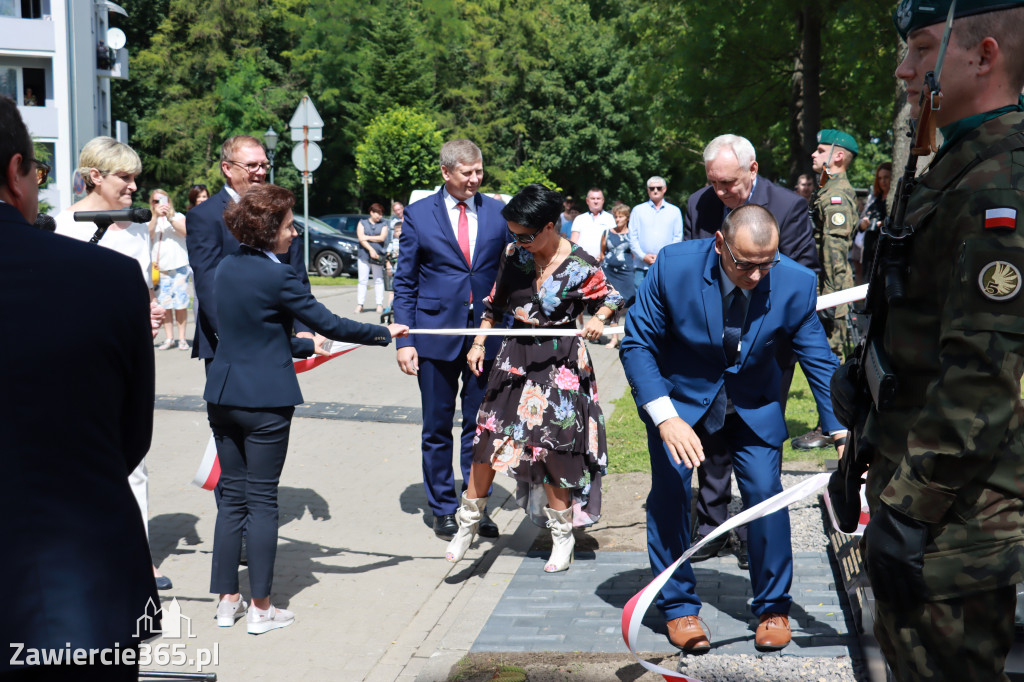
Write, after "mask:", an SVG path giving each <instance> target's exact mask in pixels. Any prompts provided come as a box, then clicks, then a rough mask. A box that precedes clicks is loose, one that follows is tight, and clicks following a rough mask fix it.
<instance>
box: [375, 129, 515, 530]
mask: <svg viewBox="0 0 1024 682" xmlns="http://www.w3.org/2000/svg"><path fill="white" fill-rule="evenodd" d="M441 176H442V177H443V178H444V187H442V188H441V190H440V191H439V192H437V193H436V194H434V195H432V196H429V197H427V198H425V199H421V200H420V201H417V202H416V203H414V204H412V205H411V206H409V207H408V208H406V209H405V223H404V225H403V227H402V237H401V241H400V245H399V249H398V265H397V266H396V268H395V272H396V273H397V274H396V275H395V283H394V285H395V302H394V309H395V322H398V323H400V324H405V325H408V326H410V327H427V328H435V329H437V328H442V329H444V328H456V329H465V328H476V327H479V326H480V319H481V317H480V316H481V315H482V314H483V310H484V306H483V301H484V297H485V296H487V295H488V294H489V293H491V289H492V288H493V287H494V280H495V278H496V277H497V274H498V260H499V259H500V257H501V252H502V249H503V248H504V247H505V243H506V242H507V241H508V235H507V232H508V224H507V223H506V222H505V219H504V218H502V217H501V209H502V206H503V204H502V203H501V202H500V201H496V200H495V199H491V198H490V197H485V196H483V195H482V194H480V193H479V192H478V190H479V189H480V183H481V181H482V180H483V177H484V162H483V155H482V154H481V153H480V148H479V147H477V146H476V145H475V144H473V143H472V142H470V141H469V140H451V141H449V142H447V143H445V145H444V146H442V147H441ZM472 342H473V337H472V336H433V335H422V336H418V337H415V339H412V338H404V339H398V340H397V342H396V343H397V346H398V366H399V368H401V370H402V371H403V372H405V373H406V374H410V375H413V376H415V377H417V379H418V380H419V387H420V396H421V400H422V405H423V485H424V487H425V488H426V491H427V502H428V504H429V505H430V509H431V511H432V512H433V514H434V532H435V533H436V534H437V535H438V537H440V538H442V539H444V540H451V538H452V536H454V535H455V533H456V532H457V531H458V526H457V525H456V523H455V510H456V509H457V508H458V501H459V496H458V495H457V494H456V492H455V475H454V471H453V470H452V450H453V439H452V420H453V419H454V417H455V398H456V396H459V395H461V398H462V438H461V439H460V452H459V463H460V469H461V470H462V490H465V489H466V482H467V481H468V480H469V468H470V465H471V464H472V462H473V437H474V435H475V433H476V413H477V410H478V409H479V408H480V403H481V401H482V400H483V397H484V389H485V388H486V386H487V376H488V375H489V374H490V369H491V364H490V363H492V362H493V360H494V356H495V355H496V354H497V352H498V346H499V345H500V344H501V339H500V338H499V337H491V339H490V340H488V341H487V343H486V344H485V345H486V355H485V358H486V360H485V363H484V371H483V372H482V373H481V374H480V376H474V375H473V372H471V371H470V369H469V367H468V366H467V364H466V354H467V353H468V352H469V347H470V345H471V344H472ZM460 381H461V383H462V388H461V391H460V389H459V383H460ZM479 533H480V535H482V536H484V537H497V536H498V527H497V525H495V524H494V522H493V521H492V520H491V519H490V517H489V516H488V515H487V512H486V510H485V511H484V517H483V519H482V520H481V522H480V530H479Z"/></svg>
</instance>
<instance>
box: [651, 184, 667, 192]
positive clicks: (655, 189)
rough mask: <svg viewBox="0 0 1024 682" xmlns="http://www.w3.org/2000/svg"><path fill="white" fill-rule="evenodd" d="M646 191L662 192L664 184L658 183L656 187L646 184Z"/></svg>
mask: <svg viewBox="0 0 1024 682" xmlns="http://www.w3.org/2000/svg"><path fill="white" fill-rule="evenodd" d="M647 191H648V192H664V191H665V185H658V186H657V187H651V186H650V185H648V186H647Z"/></svg>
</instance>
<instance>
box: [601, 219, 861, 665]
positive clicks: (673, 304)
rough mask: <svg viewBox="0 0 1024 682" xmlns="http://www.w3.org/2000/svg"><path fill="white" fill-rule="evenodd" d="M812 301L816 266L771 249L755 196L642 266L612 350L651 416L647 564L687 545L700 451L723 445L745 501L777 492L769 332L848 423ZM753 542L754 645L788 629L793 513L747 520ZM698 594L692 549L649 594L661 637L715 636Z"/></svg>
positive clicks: (693, 647) (778, 424)
mask: <svg viewBox="0 0 1024 682" xmlns="http://www.w3.org/2000/svg"><path fill="white" fill-rule="evenodd" d="M816 301H817V277H816V276H815V274H814V272H813V271H811V270H809V269H807V268H806V267H804V266H802V265H799V264H797V263H796V262H795V261H793V260H791V259H790V258H788V257H786V256H783V255H781V254H780V253H779V228H778V223H777V222H776V221H775V218H774V217H773V216H772V214H771V212H769V211H768V210H767V209H765V208H764V207H762V206H758V205H755V204H747V205H744V206H740V207H738V208H736V209H735V210H734V211H732V212H730V213H729V215H728V217H726V219H725V223H724V224H723V225H722V229H721V230H720V231H719V232H717V233H715V237H714V239H699V240H692V241H686V242H682V243H681V244H671V245H669V246H667V247H665V248H664V249H663V250H662V252H661V254H660V255H659V256H658V260H657V261H655V263H654V265H653V266H652V267H651V269H650V271H649V273H648V276H647V278H646V279H645V280H644V284H643V286H642V287H641V288H640V291H638V292H637V299H636V304H635V305H634V306H633V307H632V308H630V310H629V314H628V316H627V319H626V334H625V337H624V338H623V340H622V350H621V356H622V365H623V368H624V369H625V371H626V377H627V379H628V380H629V384H630V386H631V388H632V390H633V396H634V398H635V399H636V404H637V405H639V406H640V408H639V412H640V417H641V419H642V420H643V421H644V424H645V425H646V426H647V439H648V448H649V449H650V454H651V483H652V484H651V492H650V495H648V497H647V542H648V552H649V555H650V558H651V568H652V570H653V571H654V573H655V574H658V573H661V571H663V570H664V569H665V568H666V567H667V566H669V565H670V564H671V563H672V562H673V561H675V560H676V559H677V558H679V557H680V556H681V555H682V554H683V552H684V551H686V549H687V548H688V547H689V546H690V538H689V532H690V531H689V529H690V518H689V517H690V500H691V494H692V491H691V488H690V479H691V475H692V473H693V467H698V466H700V465H701V462H703V461H704V458H705V457H711V456H714V455H715V454H718V453H722V452H724V453H727V454H728V456H730V457H731V458H732V463H733V468H734V470H735V472H736V479H737V481H738V483H739V488H740V494H741V496H742V498H743V504H744V506H745V507H747V508H750V507H752V506H753V505H755V504H757V503H759V502H762V501H764V500H766V499H768V498H769V497H771V496H773V495H775V494H777V493H780V492H782V482H781V480H780V477H779V457H780V456H781V455H780V453H781V447H780V446H781V444H782V441H783V440H784V439H785V438H786V437H787V434H786V423H785V420H784V418H783V414H782V409H781V407H780V405H779V395H780V391H779V380H780V376H781V370H780V369H779V365H778V363H777V362H776V361H775V345H776V344H777V343H781V342H784V341H788V342H790V343H791V344H792V347H793V350H794V351H795V352H796V354H797V357H798V358H799V359H800V362H801V364H802V365H803V367H804V368H805V370H806V372H807V379H808V382H809V383H810V386H811V391H812V393H813V394H814V399H815V401H816V402H817V404H818V412H819V414H820V415H821V418H822V424H823V425H824V427H825V428H826V429H828V431H830V432H836V431H840V433H839V434H837V435H843V434H842V431H841V430H842V428H843V427H842V426H841V425H840V424H839V423H838V422H837V421H836V419H835V416H834V415H833V413H832V403H831V398H830V397H829V382H830V381H831V378H832V374H833V372H835V370H836V368H837V367H838V362H837V360H836V358H835V355H834V354H833V353H832V351H831V349H830V348H829V346H828V339H827V338H826V337H825V331H824V329H823V328H822V326H821V323H820V322H819V321H818V316H817V314H816V313H815V303H816ZM844 440H845V439H844ZM838 448H839V451H840V455H842V445H841V444H840V445H838ZM748 544H749V551H750V569H749V570H750V581H751V584H752V586H753V593H754V598H753V602H752V604H751V607H752V609H753V612H754V615H756V616H758V618H759V620H760V624H759V625H758V628H757V633H756V635H755V646H756V648H757V649H758V650H759V651H774V650H777V649H781V648H782V647H784V646H786V645H787V644H789V642H790V638H791V635H790V628H789V617H788V615H789V609H790V606H791V604H792V598H791V597H790V596H789V588H790V585H791V583H792V576H793V550H792V547H791V545H790V535H789V514H788V512H787V511H786V510H782V511H778V512H775V513H774V514H770V515H768V516H766V517H763V518H760V519H757V520H755V521H752V522H751V523H750V526H749V529H748ZM700 606H701V602H700V598H699V597H698V596H697V591H696V579H695V577H694V573H693V569H692V567H691V566H690V563H689V562H687V563H686V564H684V565H683V566H681V567H680V568H679V569H678V570H677V571H676V572H675V574H674V576H673V578H672V579H671V580H670V581H669V582H668V583H667V584H666V585H665V588H664V589H663V590H662V592H661V594H660V596H659V598H658V607H659V608H660V609H661V610H662V612H663V613H664V614H665V619H666V620H667V621H668V638H669V641H670V642H671V643H672V644H673V645H675V646H676V647H677V648H679V649H681V650H683V651H685V652H688V653H695V654H701V653H705V652H707V651H708V650H709V649H710V648H711V644H710V642H709V641H708V638H707V635H706V634H705V632H704V630H703V628H702V627H701V625H700V621H699V620H698V619H697V614H698V613H699V612H700Z"/></svg>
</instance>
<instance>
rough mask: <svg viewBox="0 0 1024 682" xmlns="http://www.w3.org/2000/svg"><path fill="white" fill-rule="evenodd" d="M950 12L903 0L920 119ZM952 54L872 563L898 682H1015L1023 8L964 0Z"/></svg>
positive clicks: (1022, 341)
mask: <svg viewBox="0 0 1024 682" xmlns="http://www.w3.org/2000/svg"><path fill="white" fill-rule="evenodd" d="M949 7H950V2H949V0H904V1H903V2H901V3H900V5H899V8H898V9H897V10H896V13H895V16H894V20H895V23H896V27H897V29H898V30H899V32H900V35H901V36H902V37H903V38H904V39H906V40H907V43H908V48H909V49H908V51H907V55H906V57H905V58H904V60H903V62H902V63H901V64H900V65H899V67H898V68H897V70H896V76H897V77H898V78H900V79H902V80H903V81H904V82H905V83H906V84H907V96H908V98H909V101H910V102H911V104H912V105H913V116H915V117H917V116H918V108H919V97H920V93H921V90H922V88H923V79H924V75H925V72H926V71H928V70H933V69H934V68H935V65H936V61H937V57H938V54H939V51H940V46H941V44H942V36H943V28H944V23H945V20H946V15H947V12H948V10H949ZM955 9H956V11H955V15H954V16H955V17H956V19H955V21H954V23H953V30H952V34H951V36H950V39H949V43H948V46H947V49H946V53H945V59H944V62H943V67H942V71H941V74H940V83H941V89H942V93H943V97H942V103H941V108H940V109H938V110H935V111H933V112H932V116H933V117H934V119H935V122H936V124H937V125H938V126H939V128H940V130H941V131H942V135H943V139H944V142H943V144H942V146H941V147H940V148H939V150H938V152H937V153H936V155H935V157H934V159H933V160H932V162H931V164H930V165H929V166H928V168H927V169H926V171H925V172H924V174H923V175H921V176H920V177H919V178H918V182H917V184H916V186H915V187H914V189H913V191H912V193H911V195H910V199H909V201H908V205H907V212H906V224H907V225H908V226H911V227H913V229H914V235H913V237H912V238H911V239H910V244H909V247H908V251H907V262H906V266H907V267H906V268H905V269H903V272H905V273H906V274H905V284H906V298H905V301H904V302H902V303H900V304H898V305H895V304H891V305H890V309H889V315H888V320H887V324H886V329H885V332H884V337H883V340H884V349H885V352H886V354H887V355H888V358H889V361H890V363H891V365H892V369H893V372H894V373H895V375H896V377H897V379H898V387H897V389H896V395H895V397H894V400H893V401H892V403H893V406H892V408H888V407H887V408H886V409H885V410H884V411H881V412H880V411H877V410H875V409H872V410H871V412H870V413H869V416H868V419H867V423H866V425H865V427H864V433H863V436H862V441H863V442H866V443H867V444H868V446H869V447H870V448H871V449H872V455H873V456H872V459H871V464H870V468H869V470H868V480H867V497H868V503H869V505H870V508H871V521H870V523H869V524H868V526H867V529H866V531H865V533H864V539H863V543H864V549H865V562H866V566H867V571H868V575H869V577H870V578H871V584H872V587H873V589H874V593H875V597H876V599H877V601H876V605H877V611H876V616H875V636H876V637H877V639H878V642H879V645H880V646H881V648H882V651H883V652H884V654H885V657H886V659H887V660H888V662H889V665H890V666H891V668H892V670H893V673H894V675H895V678H896V679H897V680H901V681H903V680H1006V679H1008V678H1007V677H1006V673H1005V671H1004V667H1005V661H1006V656H1007V653H1008V652H1009V650H1010V647H1011V645H1012V644H1013V640H1014V606H1015V585H1016V584H1017V583H1019V582H1021V581H1022V579H1024V428H1022V426H1024V404H1022V402H1021V383H1020V382H1021V374H1022V372H1024V295H1022V293H1021V291H1022V287H1021V283H1022V277H1021V272H1022V270H1024V99H1022V98H1021V97H1020V92H1021V89H1022V88H1024V2H1022V1H1020V0H1018V1H1016V2H1007V1H1005V0H1003V1H1002V2H1000V1H993V0H960V1H959V2H957V4H956V8H955Z"/></svg>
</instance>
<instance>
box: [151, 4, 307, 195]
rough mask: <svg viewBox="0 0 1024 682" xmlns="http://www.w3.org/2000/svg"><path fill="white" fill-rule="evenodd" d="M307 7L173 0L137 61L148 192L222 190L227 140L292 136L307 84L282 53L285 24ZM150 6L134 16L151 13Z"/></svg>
mask: <svg viewBox="0 0 1024 682" xmlns="http://www.w3.org/2000/svg"><path fill="white" fill-rule="evenodd" d="M307 4H308V0H213V1H211V2H206V3H195V2H189V1H187V0H169V2H168V3H167V4H166V14H165V15H164V16H163V17H162V18H161V20H160V21H159V24H158V25H157V26H156V28H155V30H154V31H153V33H152V35H151V40H150V44H149V46H148V47H146V48H144V49H141V50H139V51H137V52H134V53H133V54H132V56H131V73H132V79H133V81H135V83H136V86H137V87H138V92H139V95H140V97H141V99H142V100H143V101H144V102H145V103H146V109H145V111H144V112H139V113H138V118H137V120H136V124H135V127H134V130H133V136H132V146H133V147H134V148H135V149H136V151H138V152H139V155H140V156H141V157H142V162H143V174H142V176H141V177H140V190H142V192H143V193H145V192H146V191H148V190H149V189H152V188H153V187H155V186H164V187H166V188H168V189H169V190H171V191H175V190H178V191H180V190H181V188H183V187H185V186H187V185H189V184H191V183H193V182H204V183H206V184H207V185H209V186H210V188H211V191H216V190H217V189H219V187H220V185H221V184H222V183H223V177H222V176H221V173H220V170H219V164H218V160H219V153H220V145H221V143H222V142H223V141H224V140H225V139H226V138H228V137H231V136H232V135H238V134H249V135H254V136H257V137H260V136H262V134H263V132H264V131H265V130H266V129H267V127H268V126H273V127H274V128H275V129H277V130H278V131H282V130H284V129H285V127H286V126H285V123H286V121H287V118H286V117H287V116H289V115H290V109H291V108H292V107H294V105H295V102H297V101H298V98H299V96H298V94H297V93H298V90H299V84H298V83H297V82H296V81H295V80H294V79H291V78H289V77H288V76H287V74H288V70H287V69H286V68H284V61H283V59H282V56H281V53H280V49H279V47H278V46H279V45H281V44H289V42H290V37H289V35H288V32H287V30H286V28H285V24H286V21H287V20H288V18H289V17H290V16H292V13H295V12H298V13H299V14H301V13H302V10H303V9H304V7H305V6H306V5H307ZM144 5H145V3H141V2H140V3H136V6H135V7H134V8H133V9H134V11H135V12H144V11H145V9H144ZM282 151H286V150H282ZM275 179H276V180H277V181H278V182H279V183H280V182H282V181H283V180H287V179H288V176H287V175H285V176H284V177H281V176H278V177H277V178H275ZM291 179H292V180H293V181H294V180H296V179H297V176H295V175H292V176H291ZM297 186H298V185H297V183H296V185H295V187H297Z"/></svg>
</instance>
